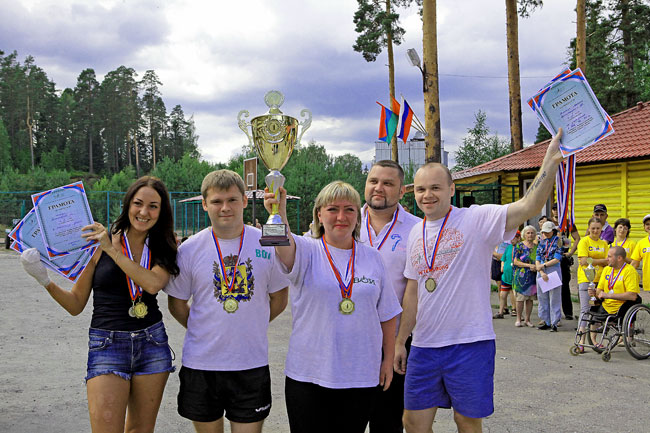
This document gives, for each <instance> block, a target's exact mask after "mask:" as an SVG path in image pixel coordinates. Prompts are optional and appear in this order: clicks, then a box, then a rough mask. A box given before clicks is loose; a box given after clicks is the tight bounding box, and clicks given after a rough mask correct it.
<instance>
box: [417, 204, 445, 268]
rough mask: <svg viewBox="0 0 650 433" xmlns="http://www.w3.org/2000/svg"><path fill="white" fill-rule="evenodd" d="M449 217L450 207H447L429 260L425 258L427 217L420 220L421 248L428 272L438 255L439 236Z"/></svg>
mask: <svg viewBox="0 0 650 433" xmlns="http://www.w3.org/2000/svg"><path fill="white" fill-rule="evenodd" d="M449 215H451V206H449V210H448V211H447V215H445V220H444V221H443V222H442V225H441V226H440V230H438V235H437V236H436V245H435V247H434V248H433V255H432V256H431V260H429V258H428V257H427V217H426V216H425V217H424V220H422V248H423V249H424V260H425V261H426V263H427V267H428V270H429V272H431V271H432V270H433V265H434V264H435V263H436V254H437V253H438V246H439V245H440V239H441V236H440V235H441V234H442V231H443V230H444V228H445V225H446V224H447V220H448V219H449Z"/></svg>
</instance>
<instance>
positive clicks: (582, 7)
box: [576, 0, 587, 74]
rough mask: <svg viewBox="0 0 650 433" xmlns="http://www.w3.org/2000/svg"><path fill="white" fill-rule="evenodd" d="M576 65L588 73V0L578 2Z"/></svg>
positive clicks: (578, 0)
mask: <svg viewBox="0 0 650 433" xmlns="http://www.w3.org/2000/svg"><path fill="white" fill-rule="evenodd" d="M576 18H577V22H576V66H577V67H578V68H580V69H582V73H583V74H586V73H587V72H586V69H587V24H586V0H577V4H576Z"/></svg>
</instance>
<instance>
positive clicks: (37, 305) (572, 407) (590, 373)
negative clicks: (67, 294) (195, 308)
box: [0, 250, 650, 433]
mask: <svg viewBox="0 0 650 433" xmlns="http://www.w3.org/2000/svg"><path fill="white" fill-rule="evenodd" d="M57 281H58V282H60V283H61V285H63V286H64V287H70V285H69V284H67V283H66V282H63V281H62V280H59V279H57ZM0 293H1V294H2V304H1V305H2V306H1V307H0V362H1V365H2V369H1V370H0V432H7V433H9V432H49V433H57V432H61V433H63V432H65V433H70V432H88V431H90V424H89V421H88V413H87V405H86V389H85V385H84V381H83V378H84V375H85V369H86V357H87V350H86V348H87V332H88V325H89V323H90V316H91V313H92V307H91V306H87V307H86V309H85V311H84V312H83V313H82V314H80V315H79V316H77V317H72V316H70V315H68V313H66V312H65V311H64V310H63V309H62V308H60V307H59V306H58V305H57V304H56V303H55V302H54V301H53V300H52V299H51V298H50V297H49V295H48V294H47V292H46V291H45V290H44V289H43V288H41V287H39V286H38V285H37V283H36V282H35V281H34V280H33V279H32V278H31V277H29V276H28V275H27V274H25V273H24V272H23V270H22V267H21V265H20V262H19V260H18V255H17V254H15V253H13V252H9V251H5V250H2V251H1V252H0ZM493 295H494V294H493ZM649 296H650V295H649ZM649 299H650V298H649ZM159 302H160V305H161V309H162V311H163V313H164V316H165V317H164V320H165V324H166V326H167V330H168V333H169V337H170V344H171V346H172V348H173V349H174V351H175V352H176V361H175V365H176V366H177V368H180V361H181V360H180V354H181V348H182V343H183V335H184V329H183V328H182V327H181V326H180V325H179V324H177V323H176V322H175V321H174V320H173V319H172V318H171V316H170V315H169V313H168V312H167V299H166V296H165V295H164V294H162V295H160V296H159ZM492 303H493V304H496V303H497V301H496V297H494V298H493V301H492ZM574 308H575V309H576V311H577V309H578V307H577V305H576V306H575V307H574ZM535 314H536V312H534V317H535V319H536V316H535ZM535 322H537V320H535ZM576 324H577V321H570V322H567V321H564V322H563V326H562V327H561V328H560V332H558V333H550V332H548V331H538V330H537V329H532V328H516V327H515V326H514V318H510V317H508V318H506V319H503V320H495V321H494V326H495V330H496V333H497V356H496V373H495V394H494V400H495V407H496V411H495V413H494V414H493V415H492V416H490V417H488V418H487V419H486V420H485V422H484V431H486V432H513V433H527V432H554V433H555V432H582V431H590V432H593V433H599V432H633V431H649V427H648V425H650V411H649V410H648V407H649V403H650V360H645V361H637V360H635V359H634V358H632V357H631V356H630V355H629V354H628V353H627V352H626V351H625V349H624V348H617V349H616V350H615V351H614V352H613V353H612V360H611V361H610V362H609V363H605V362H603V361H602V360H601V358H600V356H599V355H598V354H596V353H595V352H587V353H586V354H584V355H581V356H579V357H574V356H571V355H570V354H569V350H568V349H569V346H570V345H571V344H572V342H573V337H574V333H575V331H574V328H575V326H576ZM290 330H291V315H290V312H289V311H288V310H287V311H286V312H284V313H283V314H282V315H281V316H280V317H278V319H276V320H275V321H274V322H273V323H271V326H270V329H269V339H270V344H269V346H270V354H269V359H270V368H271V375H272V379H273V388H272V389H273V408H272V410H271V415H270V417H269V418H268V419H267V421H266V423H265V427H264V431H265V432H272V433H283V432H288V431H289V429H288V426H287V416H286V410H285V407H284V399H283V387H284V376H283V366H284V358H285V355H286V351H287V345H288V337H289V334H290ZM237 338H242V339H243V340H244V341H245V336H241V337H237ZM178 383H179V382H178V374H177V373H174V374H172V375H171V376H170V379H169V382H168V385H167V388H166V390H165V394H164V398H163V403H162V407H161V409H160V413H159V416H158V423H157V428H156V431H158V432H163V433H167V432H192V431H193V429H192V426H191V423H190V422H189V421H188V420H185V419H183V418H181V417H180V416H179V415H178V414H177V412H176V394H177V392H178ZM226 431H230V430H229V428H227V429H226ZM434 431H436V432H453V431H456V429H455V426H454V424H453V420H452V413H451V411H449V410H440V411H439V413H438V416H437V420H436V423H435V425H434Z"/></svg>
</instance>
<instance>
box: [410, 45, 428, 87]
mask: <svg viewBox="0 0 650 433" xmlns="http://www.w3.org/2000/svg"><path fill="white" fill-rule="evenodd" d="M406 57H407V58H408V59H409V63H410V64H411V66H417V68H418V69H419V70H420V72H421V73H422V92H424V93H426V92H427V72H426V67H427V66H426V65H424V69H422V66H420V56H419V55H418V52H417V51H415V48H409V49H408V50H406Z"/></svg>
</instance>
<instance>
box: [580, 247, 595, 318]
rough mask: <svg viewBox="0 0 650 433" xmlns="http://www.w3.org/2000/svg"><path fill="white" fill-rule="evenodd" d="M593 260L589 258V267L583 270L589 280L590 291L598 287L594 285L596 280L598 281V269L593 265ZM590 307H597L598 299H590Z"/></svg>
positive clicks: (593, 297)
mask: <svg viewBox="0 0 650 433" xmlns="http://www.w3.org/2000/svg"><path fill="white" fill-rule="evenodd" d="M592 263H593V259H592V258H591V257H587V267H586V268H584V269H583V271H584V272H585V277H587V280H589V289H588V290H593V289H594V288H595V287H596V285H595V284H594V280H595V279H596V268H594V266H593V265H592ZM589 305H591V306H594V305H596V297H595V296H592V297H590V298H589Z"/></svg>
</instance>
